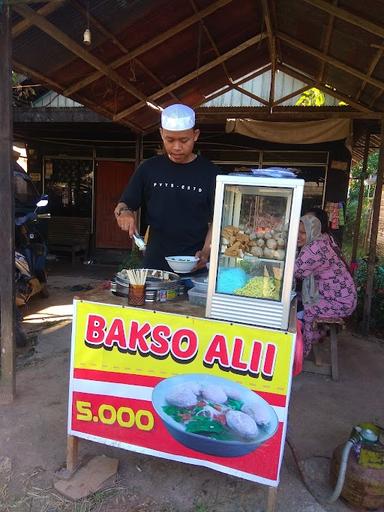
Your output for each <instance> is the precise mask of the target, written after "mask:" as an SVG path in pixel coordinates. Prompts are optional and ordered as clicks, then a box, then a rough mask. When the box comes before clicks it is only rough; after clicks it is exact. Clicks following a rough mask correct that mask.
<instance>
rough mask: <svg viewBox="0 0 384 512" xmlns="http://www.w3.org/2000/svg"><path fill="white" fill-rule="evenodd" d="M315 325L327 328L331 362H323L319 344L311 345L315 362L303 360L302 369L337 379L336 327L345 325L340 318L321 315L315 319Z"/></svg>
mask: <svg viewBox="0 0 384 512" xmlns="http://www.w3.org/2000/svg"><path fill="white" fill-rule="evenodd" d="M315 325H316V326H317V327H320V328H325V329H329V337H330V342H331V362H330V363H323V361H322V360H321V355H320V351H319V345H318V344H314V345H313V346H312V350H313V355H314V358H315V362H314V364H313V365H311V364H310V363H311V362H310V361H305V362H304V371H309V372H313V373H321V374H323V375H331V376H332V380H335V381H336V380H339V360H338V355H337V332H338V329H339V328H340V327H341V328H343V327H344V326H345V322H344V320H343V319H342V318H337V317H322V318H318V319H317V320H315Z"/></svg>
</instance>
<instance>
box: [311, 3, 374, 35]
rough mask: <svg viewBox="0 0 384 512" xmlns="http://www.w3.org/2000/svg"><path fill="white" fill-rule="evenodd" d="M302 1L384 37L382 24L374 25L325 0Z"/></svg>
mask: <svg viewBox="0 0 384 512" xmlns="http://www.w3.org/2000/svg"><path fill="white" fill-rule="evenodd" d="M304 2H307V3H308V4H311V5H313V7H317V8H318V9H321V10H322V11H325V12H327V13H328V14H332V15H333V16H336V18H340V19H341V20H343V21H346V22H348V23H351V24H352V25H356V26H357V27H359V28H362V29H364V30H366V31H367V32H370V33H371V34H375V35H376V36H379V37H382V38H383V39H384V27H383V26H382V25H376V23H372V21H368V20H366V19H364V18H362V17H361V16H356V15H355V14H352V13H350V12H349V11H346V10H345V9H341V8H340V7H335V6H334V5H332V4H330V3H329V2H326V1H325V0H304Z"/></svg>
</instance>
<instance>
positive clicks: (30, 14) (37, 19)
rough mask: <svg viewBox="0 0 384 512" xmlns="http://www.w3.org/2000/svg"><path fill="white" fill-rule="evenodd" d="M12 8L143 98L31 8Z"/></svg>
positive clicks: (129, 90)
mask: <svg viewBox="0 0 384 512" xmlns="http://www.w3.org/2000/svg"><path fill="white" fill-rule="evenodd" d="M13 9H14V10H15V11H16V12H17V13H18V14H20V15H21V16H24V18H28V19H29V20H30V21H31V23H33V25H35V26H36V27H38V28H39V29H40V30H42V31H43V32H44V33H46V34H48V35H49V36H50V37H52V39H54V40H55V41H58V42H59V43H60V44H61V45H62V46H64V48H66V49H67V50H69V51H70V52H72V53H73V54H75V55H76V56H77V57H79V58H80V59H82V60H83V61H85V62H87V64H89V65H90V66H92V67H93V68H95V69H97V70H99V71H100V72H101V73H102V75H105V76H107V77H108V78H109V79H110V80H112V81H113V82H115V83H116V84H117V85H119V87H121V88H122V89H124V90H125V91H126V92H128V93H129V94H130V95H132V96H134V97H136V98H138V99H145V95H144V94H143V93H142V92H141V91H139V90H138V89H137V88H136V87H133V86H132V85H130V84H127V82H126V80H125V79H124V78H123V77H121V76H120V75H118V73H116V71H114V70H112V69H110V68H109V67H108V66H107V65H106V64H104V62H102V61H101V60H100V59H98V58H97V57H95V56H94V55H92V54H91V53H90V52H88V51H87V50H85V49H84V48H83V47H82V46H80V45H79V44H77V43H76V42H75V41H73V39H71V38H70V37H69V36H67V34H65V33H64V32H62V31H61V30H59V29H58V28H57V27H55V25H53V24H52V23H50V22H49V21H48V20H46V19H45V18H44V17H43V16H40V15H39V14H37V13H36V12H35V11H34V10H33V9H31V8H30V7H28V6H26V5H21V4H18V5H17V6H16V5H15V6H14V7H13Z"/></svg>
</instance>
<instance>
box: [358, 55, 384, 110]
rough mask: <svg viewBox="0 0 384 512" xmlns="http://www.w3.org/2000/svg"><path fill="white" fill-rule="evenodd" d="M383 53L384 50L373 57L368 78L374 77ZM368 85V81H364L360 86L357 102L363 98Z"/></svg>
mask: <svg viewBox="0 0 384 512" xmlns="http://www.w3.org/2000/svg"><path fill="white" fill-rule="evenodd" d="M383 51H384V48H383V49H379V50H377V52H376V55H375V56H374V57H373V59H372V61H371V63H370V65H369V68H368V71H367V76H372V73H373V72H374V71H375V68H376V66H377V64H378V63H379V61H380V59H381V57H382V56H383ZM366 85H367V81H366V80H364V81H363V83H362V84H361V86H360V89H359V91H358V93H357V94H356V96H355V100H356V101H359V99H360V96H361V94H362V92H363V91H364V89H365V86H366Z"/></svg>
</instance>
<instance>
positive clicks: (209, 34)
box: [189, 0, 231, 83]
mask: <svg viewBox="0 0 384 512" xmlns="http://www.w3.org/2000/svg"><path fill="white" fill-rule="evenodd" d="M189 1H190V4H191V5H192V9H193V10H194V12H195V14H196V15H197V16H199V18H200V25H201V27H202V28H203V30H204V32H205V34H206V36H207V37H208V39H209V42H210V44H211V46H212V48H213V50H214V52H215V53H216V57H220V52H219V50H218V48H217V46H216V43H215V41H214V39H213V37H212V36H211V33H210V32H209V30H208V28H207V26H206V24H205V23H204V19H203V18H202V17H201V16H200V15H199V11H198V9H197V7H196V4H195V2H194V1H193V0H189ZM221 66H222V68H223V71H224V74H225V76H226V77H227V80H228V83H231V77H230V74H229V72H228V69H227V66H226V64H225V62H223V63H222V65H221Z"/></svg>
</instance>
